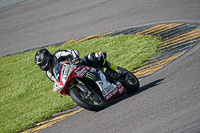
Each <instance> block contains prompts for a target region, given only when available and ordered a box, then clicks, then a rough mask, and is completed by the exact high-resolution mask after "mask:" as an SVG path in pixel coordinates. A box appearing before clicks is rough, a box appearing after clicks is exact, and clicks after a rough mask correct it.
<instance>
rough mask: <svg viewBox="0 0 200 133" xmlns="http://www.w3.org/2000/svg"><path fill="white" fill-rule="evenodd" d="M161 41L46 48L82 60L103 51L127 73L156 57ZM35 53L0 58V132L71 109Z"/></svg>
mask: <svg viewBox="0 0 200 133" xmlns="http://www.w3.org/2000/svg"><path fill="white" fill-rule="evenodd" d="M161 43H162V42H161V41H160V38H158V37H152V36H144V35H137V36H133V35H120V36H114V37H107V38H98V39H92V40H87V41H83V42H73V43H68V44H65V45H62V46H58V47H49V48H48V49H49V51H50V52H52V53H54V52H55V51H57V50H59V49H77V50H78V51H79V52H80V56H81V57H83V56H85V55H87V54H89V53H91V52H99V51H106V52H107V54H108V58H107V59H108V60H109V61H110V62H112V63H113V64H115V65H117V66H121V67H124V68H126V69H128V70H130V71H132V70H133V69H135V68H138V67H140V66H142V63H143V62H144V61H147V60H149V58H150V57H151V56H153V55H155V54H156V53H157V52H158V50H159V45H160V44H161ZM35 52H36V50H35V51H31V52H27V53H21V54H18V55H15V56H7V57H4V58H1V59H0V64H1V65H0V93H1V101H0V110H1V112H0V132H1V133H4V132H19V131H23V130H25V129H27V128H30V127H33V126H34V125H35V124H36V123H37V122H40V121H42V120H45V119H47V118H50V117H51V116H52V115H53V114H54V113H56V112H59V111H62V110H66V109H68V108H71V107H74V106H75V103H74V102H73V101H72V100H71V98H70V97H63V98H60V96H59V94H58V93H55V92H53V90H52V88H53V83H52V82H51V81H50V80H49V79H48V78H47V77H46V75H45V72H43V71H41V70H40V69H39V67H38V66H36V65H35V62H34V55H35Z"/></svg>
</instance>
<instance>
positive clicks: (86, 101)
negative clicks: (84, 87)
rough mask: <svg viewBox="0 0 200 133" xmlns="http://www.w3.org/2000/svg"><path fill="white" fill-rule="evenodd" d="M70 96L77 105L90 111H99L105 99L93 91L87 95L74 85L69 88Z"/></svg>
mask: <svg viewBox="0 0 200 133" xmlns="http://www.w3.org/2000/svg"><path fill="white" fill-rule="evenodd" d="M69 93H70V96H71V98H72V100H73V101H74V102H75V103H76V104H78V105H79V106H81V107H83V108H85V109H88V110H91V111H99V110H102V109H103V108H104V106H105V101H104V99H103V98H102V96H100V95H99V94H97V93H96V92H94V91H93V94H91V95H90V96H87V95H86V94H85V93H83V92H82V91H81V90H80V89H79V88H78V87H74V88H72V89H71V90H70V92H69Z"/></svg>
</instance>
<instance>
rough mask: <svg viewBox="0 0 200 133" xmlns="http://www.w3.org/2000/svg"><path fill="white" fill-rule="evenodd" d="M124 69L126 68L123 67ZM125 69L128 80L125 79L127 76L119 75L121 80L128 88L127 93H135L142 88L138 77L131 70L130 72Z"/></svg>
mask: <svg viewBox="0 0 200 133" xmlns="http://www.w3.org/2000/svg"><path fill="white" fill-rule="evenodd" d="M122 69H124V68H122ZM124 71H126V72H127V74H126V75H125V76H127V75H128V78H127V80H125V78H126V77H125V76H122V77H119V81H120V82H121V83H122V84H123V86H124V87H125V89H126V93H127V94H131V93H135V92H137V91H138V90H139V88H140V83H139V80H138V78H137V77H136V76H135V75H134V74H133V73H131V72H129V71H128V70H126V69H124Z"/></svg>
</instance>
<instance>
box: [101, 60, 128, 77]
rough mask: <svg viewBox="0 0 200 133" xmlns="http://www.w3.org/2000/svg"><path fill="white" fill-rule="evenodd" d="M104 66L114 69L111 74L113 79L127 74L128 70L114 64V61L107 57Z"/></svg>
mask: <svg viewBox="0 0 200 133" xmlns="http://www.w3.org/2000/svg"><path fill="white" fill-rule="evenodd" d="M103 67H105V68H107V69H109V70H112V73H111V74H110V76H111V77H112V78H113V79H116V78H118V77H120V76H123V75H125V74H127V72H126V71H125V70H124V69H123V68H121V67H117V66H115V65H113V64H112V63H110V62H109V61H107V60H106V59H104V63H103Z"/></svg>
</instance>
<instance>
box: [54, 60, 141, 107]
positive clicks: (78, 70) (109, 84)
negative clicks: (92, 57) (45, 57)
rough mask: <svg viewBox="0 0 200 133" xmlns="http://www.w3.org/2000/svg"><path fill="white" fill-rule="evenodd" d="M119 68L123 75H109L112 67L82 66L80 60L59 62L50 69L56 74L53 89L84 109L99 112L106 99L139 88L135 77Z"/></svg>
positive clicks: (111, 73)
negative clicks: (104, 68) (77, 62)
mask: <svg viewBox="0 0 200 133" xmlns="http://www.w3.org/2000/svg"><path fill="white" fill-rule="evenodd" d="M120 68H121V67H120ZM121 69H123V68H121ZM123 70H124V71H125V74H124V75H121V76H119V77H115V78H112V77H113V74H116V72H113V70H109V69H107V70H106V71H105V72H104V70H103V68H101V69H99V68H94V67H90V66H84V65H81V64H80V63H79V64H76V65H75V64H70V63H69V62H68V61H66V62H63V63H59V64H57V65H56V66H55V67H54V68H53V73H54V75H55V77H56V82H55V83H54V91H55V92H59V93H60V94H61V95H64V96H71V98H72V100H73V101H74V102H75V103H76V104H78V105H79V106H81V107H83V108H85V109H87V110H91V111H99V110H102V109H103V108H104V106H105V103H106V102H107V101H110V100H112V99H114V98H116V97H119V96H121V95H124V94H126V93H127V94H131V93H135V92H137V91H138V90H139V85H140V84H139V81H138V78H137V77H136V76H135V75H134V74H133V73H131V72H129V71H127V70H126V69H123Z"/></svg>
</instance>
